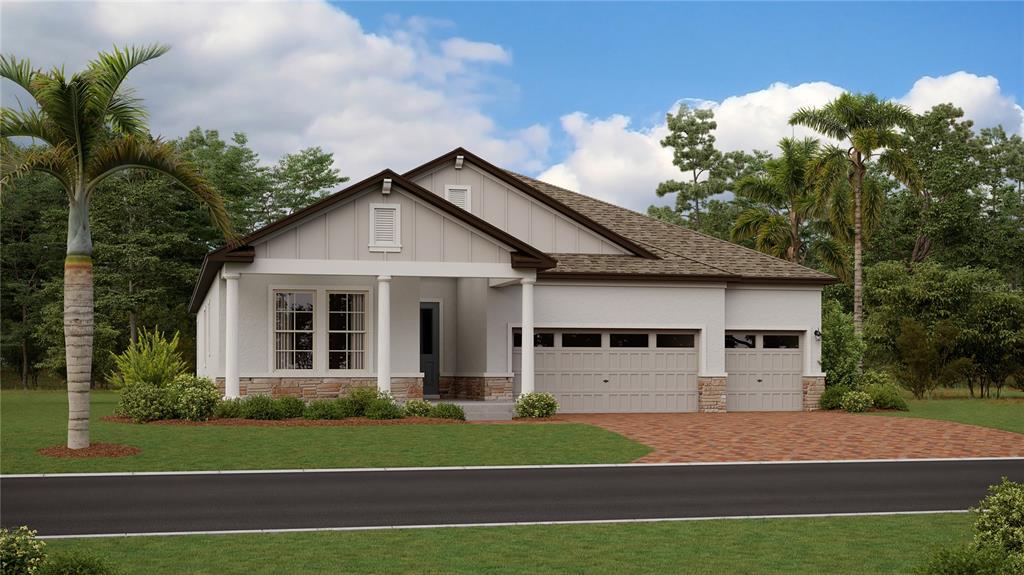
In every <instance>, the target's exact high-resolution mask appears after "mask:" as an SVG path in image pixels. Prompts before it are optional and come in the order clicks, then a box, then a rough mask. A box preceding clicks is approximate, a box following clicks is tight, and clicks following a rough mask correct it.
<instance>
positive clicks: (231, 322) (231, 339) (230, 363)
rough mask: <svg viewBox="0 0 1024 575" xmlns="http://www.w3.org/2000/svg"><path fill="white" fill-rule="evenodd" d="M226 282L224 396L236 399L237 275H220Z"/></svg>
mask: <svg viewBox="0 0 1024 575" xmlns="http://www.w3.org/2000/svg"><path fill="white" fill-rule="evenodd" d="M222 275H223V277H224V280H225V281H226V282H227V292H226V294H225V295H226V297H225V305H226V306H227V309H226V310H225V312H226V313H225V319H226V322H225V326H224V354H225V357H224V396H225V397H227V398H232V397H238V396H239V387H238V277H239V274H237V273H227V272H226V273H224V274H222Z"/></svg>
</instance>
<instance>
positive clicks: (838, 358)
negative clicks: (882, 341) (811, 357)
mask: <svg viewBox="0 0 1024 575" xmlns="http://www.w3.org/2000/svg"><path fill="white" fill-rule="evenodd" d="M864 347H865V346H864V341H863V340H862V339H861V337H860V336H859V335H857V333H856V332H855V331H854V329H853V315H852V314H848V313H846V312H844V311H843V306H842V304H840V303H839V302H838V301H836V300H834V299H826V300H825V301H824V302H822V305H821V369H822V370H824V371H825V375H826V380H827V382H828V385H829V386H846V387H853V386H854V385H855V384H856V382H857V372H858V371H859V366H860V363H861V358H863V357H864Z"/></svg>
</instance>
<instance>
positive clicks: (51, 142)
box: [0, 45, 233, 449]
mask: <svg viewBox="0 0 1024 575" xmlns="http://www.w3.org/2000/svg"><path fill="white" fill-rule="evenodd" d="M167 50H168V47H167V46H162V45H152V46H148V47H145V48H125V49H120V48H117V47H115V48H114V50H113V51H112V52H110V53H106V52H101V53H100V54H99V56H98V57H97V58H96V59H95V60H93V61H91V62H89V64H88V66H87V67H86V69H85V70H84V71H82V72H79V73H76V74H74V75H72V76H71V77H70V78H68V77H66V76H65V74H64V70H63V69H62V68H54V69H53V70H50V71H49V72H43V71H41V70H37V69H35V68H33V67H32V65H31V64H30V63H29V62H28V61H27V60H18V59H17V58H15V57H14V56H0V77H3V78H6V79H8V80H10V81H12V82H14V83H15V84H17V85H19V86H21V87H22V88H23V89H24V90H25V91H26V92H28V94H29V95H30V96H31V97H32V99H33V100H34V101H35V107H33V108H30V109H24V108H22V109H19V110H13V109H9V108H2V109H0V154H2V157H3V161H2V163H0V186H3V185H4V184H6V183H7V182H8V181H10V179H12V178H16V177H19V176H21V175H24V174H26V173H28V172H33V171H34V172H42V173H45V174H49V175H50V176H53V177H54V178H56V179H57V181H59V182H60V183H61V185H62V186H63V187H64V189H65V191H66V192H67V195H68V206H69V210H68V240H67V257H66V258H65V260H64V344H65V358H66V361H67V381H68V447H69V448H71V449H81V448H85V447H88V446H89V385H90V382H91V380H92V336H93V294H92V291H93V288H92V285H93V279H92V236H91V234H90V231H89V201H90V199H91V197H92V194H93V192H95V191H96V189H98V187H99V185H100V184H101V183H102V182H103V181H104V180H106V179H107V178H109V177H111V176H113V175H114V174H117V173H119V172H123V171H124V170H132V169H144V170H152V171H155V172H159V173H162V174H164V175H166V176H168V177H170V178H171V179H172V180H174V181H176V182H177V183H178V184H180V185H181V186H182V187H184V188H186V189H187V190H189V191H191V192H192V193H193V194H195V195H196V196H197V197H198V198H199V199H200V200H201V201H202V202H204V203H205V204H206V206H207V207H208V209H209V212H210V215H211V218H212V220H213V222H214V224H215V225H216V226H217V227H218V228H220V229H221V230H222V231H223V232H224V233H225V235H226V236H227V237H229V238H232V237H233V232H231V224H230V222H229V220H228V215H227V212H226V211H225V210H224V202H223V201H222V200H221V197H220V195H219V194H218V193H217V191H216V190H215V189H214V188H213V187H212V186H211V185H210V184H209V183H208V182H207V181H206V180H205V179H203V177H202V176H201V175H200V174H199V172H198V171H196V169H195V168H193V167H192V166H191V165H189V164H188V163H186V162H185V161H184V160H182V159H181V158H180V157H178V155H177V154H176V152H175V150H174V148H173V146H172V145H170V144H168V143H163V142H161V141H160V140H153V139H151V138H150V136H149V133H148V130H147V128H146V117H147V115H146V110H145V109H144V108H143V107H142V106H141V101H140V100H139V99H138V98H136V97H135V94H134V93H133V91H132V90H131V89H129V88H127V87H125V86H124V81H125V79H126V77H127V76H128V73H129V72H131V71H132V70H133V69H135V68H136V67H137V66H140V65H142V64H144V63H146V62H148V61H150V60H152V59H154V58H157V57H159V56H161V55H163V54H164V53H165V52H167ZM16 137H23V138H32V139H33V140H34V141H35V142H36V143H37V144H38V145H33V146H31V147H26V148H22V147H19V146H17V145H15V144H14V142H12V141H11V138H16Z"/></svg>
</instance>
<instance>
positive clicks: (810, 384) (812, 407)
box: [802, 376, 825, 411]
mask: <svg viewBox="0 0 1024 575" xmlns="http://www.w3.org/2000/svg"><path fill="white" fill-rule="evenodd" d="M802 382H803V388H804V411H818V410H819V409H821V394H822V393H823V392H824V391H825V378H824V376H818V377H804V378H803V379H802Z"/></svg>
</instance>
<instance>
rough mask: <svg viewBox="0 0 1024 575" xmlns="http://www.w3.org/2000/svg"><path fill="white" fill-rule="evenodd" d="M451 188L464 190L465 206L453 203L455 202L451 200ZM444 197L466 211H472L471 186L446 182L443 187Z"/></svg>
mask: <svg viewBox="0 0 1024 575" xmlns="http://www.w3.org/2000/svg"><path fill="white" fill-rule="evenodd" d="M452 190H464V191H465V192H466V205H465V206H459V205H458V204H455V202H452V196H451V192H452ZM444 199H445V200H448V201H449V202H451V203H453V204H455V205H456V206H458V207H460V208H462V209H464V210H466V211H467V212H471V211H473V186H471V185H469V184H448V185H446V186H445V187H444Z"/></svg>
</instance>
